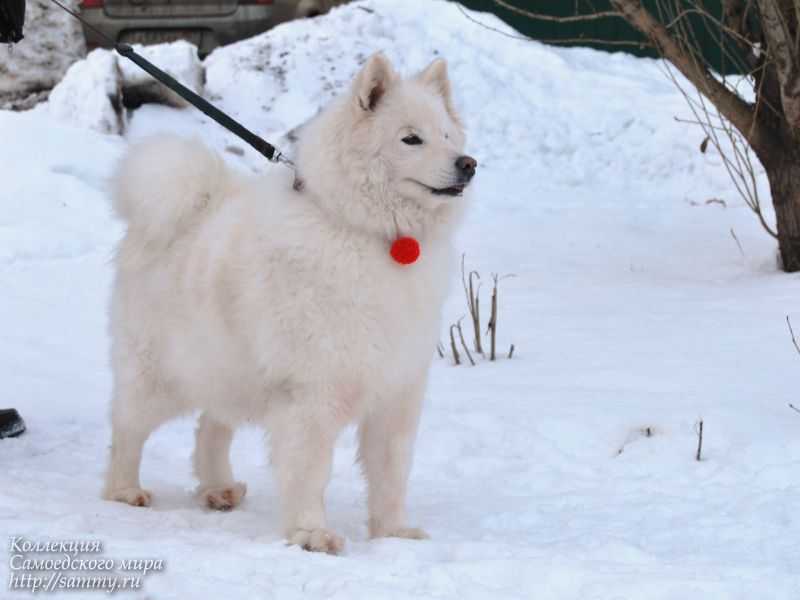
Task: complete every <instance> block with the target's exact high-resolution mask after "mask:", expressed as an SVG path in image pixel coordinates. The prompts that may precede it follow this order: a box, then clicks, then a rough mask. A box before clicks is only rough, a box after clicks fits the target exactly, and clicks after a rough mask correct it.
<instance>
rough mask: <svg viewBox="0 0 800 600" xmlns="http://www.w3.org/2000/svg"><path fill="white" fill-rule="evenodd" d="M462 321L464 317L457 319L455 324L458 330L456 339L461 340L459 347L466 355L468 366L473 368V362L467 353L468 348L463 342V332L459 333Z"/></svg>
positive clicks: (470, 355)
mask: <svg viewBox="0 0 800 600" xmlns="http://www.w3.org/2000/svg"><path fill="white" fill-rule="evenodd" d="M463 319H464V317H461V319H459V320H458V321H457V322H456V329H457V330H458V337H460V338H461V347H462V348H464V352H466V353H467V358H468V359H469V362H470V364H471V365H472V366H473V367H474V366H475V361H474V360H472V354H470V353H469V348H467V343H466V342H465V341H464V332H463V331H461V321H462V320H463Z"/></svg>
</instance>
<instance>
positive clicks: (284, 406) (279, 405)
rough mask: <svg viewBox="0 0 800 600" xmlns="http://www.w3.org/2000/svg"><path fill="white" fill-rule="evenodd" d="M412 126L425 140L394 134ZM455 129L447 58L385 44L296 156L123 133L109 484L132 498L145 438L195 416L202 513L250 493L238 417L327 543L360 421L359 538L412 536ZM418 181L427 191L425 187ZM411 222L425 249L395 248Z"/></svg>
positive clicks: (304, 537) (291, 534)
mask: <svg viewBox="0 0 800 600" xmlns="http://www.w3.org/2000/svg"><path fill="white" fill-rule="evenodd" d="M411 132H413V133H415V134H417V135H419V136H420V137H421V138H423V139H424V142H425V143H424V144H422V145H414V146H410V145H407V144H404V143H403V142H402V139H403V138H404V137H406V136H408V135H409V133H411ZM463 145H464V134H463V131H462V128H461V124H460V121H459V120H458V118H457V117H456V115H455V112H454V110H453V105H452V101H451V98H450V87H449V83H448V80H447V71H446V66H445V64H444V61H441V60H439V61H435V62H434V63H433V64H432V65H431V66H430V67H428V68H427V69H426V70H425V71H424V72H423V73H421V74H419V75H417V76H416V77H414V78H411V79H407V80H402V79H400V78H399V77H398V76H397V75H396V74H395V73H394V71H393V70H392V67H391V65H390V64H389V63H388V61H387V60H386V59H385V58H384V57H383V56H381V55H376V56H374V57H373V58H371V59H370V60H369V61H368V63H367V64H366V66H365V67H364V69H363V70H362V71H361V73H360V74H359V75H358V77H357V78H356V80H355V82H354V84H353V89H352V91H351V92H350V93H349V94H346V95H345V96H344V97H342V98H340V99H339V100H337V101H336V102H335V103H334V104H333V105H332V106H330V107H329V108H328V109H327V110H326V111H324V112H323V113H321V114H320V116H318V117H317V118H316V119H315V120H314V121H313V122H312V123H310V124H309V125H308V126H307V127H305V128H304V131H303V132H302V136H301V140H300V145H299V149H298V160H297V164H298V171H299V174H300V177H302V179H303V181H304V184H305V185H304V189H303V190H302V191H300V192H298V191H295V190H293V188H292V183H293V176H292V174H291V173H290V172H289V171H288V170H286V169H283V168H282V167H281V168H277V167H276V168H274V169H271V170H270V172H269V174H267V175H265V176H263V177H261V178H257V179H253V180H246V179H243V178H240V177H238V176H237V175H235V174H233V173H231V172H230V171H229V170H228V169H227V168H226V167H225V164H224V162H223V161H222V160H221V159H220V158H219V157H218V156H216V155H215V154H214V153H212V152H210V151H209V150H208V149H206V148H205V147H204V146H203V145H202V144H200V143H198V142H195V141H187V140H183V139H179V138H174V137H159V138H154V139H151V140H148V141H144V142H142V143H140V144H138V145H135V146H134V147H132V148H131V150H130V152H129V154H128V155H127V157H126V158H125V159H124V160H123V161H122V163H121V165H120V167H119V170H118V173H117V175H116V178H115V193H114V206H115V209H116V211H117V213H118V215H119V216H120V217H121V218H123V219H124V220H125V221H126V222H127V225H128V230H127V235H126V236H125V238H124V239H123V240H122V242H121V244H120V247H119V251H118V254H117V260H116V268H117V271H116V280H115V284H114V289H113V298H112V305H111V335H112V340H113V342H112V366H113V373H114V396H113V402H112V425H113V437H112V448H111V461H110V465H109V469H108V474H107V480H106V487H105V492H104V496H105V497H106V498H108V499H111V500H118V501H123V502H128V503H130V504H134V505H142V506H146V505H148V504H149V503H150V494H149V492H146V491H145V490H143V489H141V486H140V483H139V463H140V458H141V452H142V447H143V445H144V442H145V441H146V439H147V438H148V436H149V434H150V433H151V432H152V431H153V430H154V429H155V428H156V427H158V426H159V425H160V424H161V423H163V422H165V421H166V420H168V419H171V418H173V417H175V416H178V415H181V414H186V413H190V412H192V411H195V410H198V409H199V410H200V411H202V416H201V418H200V424H199V427H198V430H197V440H196V444H197V445H196V449H195V454H194V463H195V472H196V474H197V477H198V479H199V480H200V493H201V494H202V496H203V498H204V500H205V502H206V503H207V504H208V505H209V506H211V507H213V508H221V509H228V508H232V507H233V506H235V505H236V504H237V503H238V502H239V501H240V500H241V498H242V496H243V495H244V493H245V489H246V488H245V487H244V484H238V483H236V482H235V481H234V479H233V474H232V470H231V466H230V462H229V458H228V450H229V447H230V442H231V438H232V434H233V430H234V428H235V427H236V426H237V425H240V424H242V423H245V422H248V423H256V424H263V426H265V427H266V428H267V430H268V431H269V434H270V435H269V440H270V450H271V459H272V463H273V467H274V472H275V476H276V480H277V483H278V488H279V491H280V495H281V503H282V514H283V528H284V532H285V535H286V536H287V538H288V540H289V541H290V542H291V543H296V544H300V545H301V546H303V547H305V548H307V549H311V550H321V551H327V552H338V551H339V550H341V548H342V544H343V540H342V538H341V537H340V536H338V535H337V534H335V533H334V532H332V531H331V530H329V529H328V526H327V523H326V520H325V511H324V506H323V496H324V492H325V487H326V485H327V482H328V479H329V475H330V471H331V459H332V452H333V447H334V443H335V440H336V438H337V436H338V434H339V433H340V431H341V430H342V428H343V427H345V426H346V425H348V424H350V423H358V424H359V427H360V451H359V456H360V460H361V463H362V465H363V469H364V472H365V475H366V478H367V481H368V489H369V502H368V504H369V529H370V535H372V536H402V537H424V532H422V531H421V530H417V529H412V528H409V527H408V525H407V523H406V517H405V495H406V481H407V478H408V474H409V470H410V466H411V458H412V448H413V442H414V438H415V436H416V429H417V421H418V418H419V412H420V407H421V402H422V398H423V394H424V390H425V385H426V377H427V373H428V368H429V363H430V360H431V357H432V352H433V349H434V347H435V344H436V341H437V336H438V332H439V320H440V310H441V305H442V302H443V300H444V297H445V293H446V287H447V281H448V280H449V279H450V276H451V274H452V272H454V271H453V258H454V256H453V251H452V248H451V235H452V231H453V228H454V226H455V225H456V224H457V222H458V220H459V216H460V215H461V213H462V211H463V208H464V202H465V199H464V198H463V197H450V196H442V195H434V194H432V193H431V191H430V189H429V188H443V187H447V186H449V185H453V184H454V183H455V179H454V178H455V176H456V174H455V171H454V163H455V160H456V159H457V158H458V157H459V156H461V155H462V154H463ZM426 186H428V187H426ZM398 235H413V236H415V237H416V238H417V239H418V240H419V241H420V245H421V248H422V255H421V257H420V259H419V260H418V261H417V262H416V263H415V264H412V265H410V266H401V265H399V264H397V263H395V262H393V260H392V259H391V258H390V256H389V247H390V244H391V242H392V241H393V240H394V239H395V238H396V237H397V236H398Z"/></svg>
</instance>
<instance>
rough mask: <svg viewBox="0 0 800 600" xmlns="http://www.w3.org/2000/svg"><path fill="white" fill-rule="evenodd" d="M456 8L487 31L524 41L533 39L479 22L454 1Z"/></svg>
mask: <svg viewBox="0 0 800 600" xmlns="http://www.w3.org/2000/svg"><path fill="white" fill-rule="evenodd" d="M456 8H457V9H458V10H459V11H460V12H461V14H462V15H464V16H465V17H466V18H467V20H469V21H472V22H473V23H475V24H476V25H480V26H481V27H483V28H484V29H488V30H489V31H494V32H495V33H499V34H500V35H503V36H505V37H508V38H512V39H515V40H523V41H525V42H531V41H533V38H529V37H528V36H525V35H514V34H513V33H508V32H507V31H503V30H502V29H498V28H497V27H492V26H491V25H487V24H486V23H481V22H480V21H478V19H475V18H473V17H471V16H470V14H469V13H468V12H467V11H466V10H465V9H464V7H463V6H461V5H460V4H458V3H456Z"/></svg>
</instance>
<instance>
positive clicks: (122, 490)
mask: <svg viewBox="0 0 800 600" xmlns="http://www.w3.org/2000/svg"><path fill="white" fill-rule="evenodd" d="M139 391H141V390H139ZM163 404H164V403H160V402H153V401H152V399H150V398H143V397H141V395H137V393H136V392H135V391H133V390H131V391H126V392H117V393H115V397H114V399H113V405H112V414H111V427H112V432H111V460H110V462H109V465H108V471H107V472H106V483H105V489H104V491H103V497H104V498H105V499H106V500H114V501H117V502H125V503H127V504H130V505H131V506H150V502H151V500H152V496H151V494H150V492H148V491H147V490H144V489H142V486H141V484H140V483H139V466H140V464H141V461H142V449H143V447H144V443H145V442H146V441H147V438H148V437H150V434H151V433H152V432H153V430H155V429H156V427H158V426H159V425H161V424H162V423H163V422H164V421H166V420H167V418H168V416H167V415H164V414H163V412H161V411H154V410H152V407H153V406H160V405H163Z"/></svg>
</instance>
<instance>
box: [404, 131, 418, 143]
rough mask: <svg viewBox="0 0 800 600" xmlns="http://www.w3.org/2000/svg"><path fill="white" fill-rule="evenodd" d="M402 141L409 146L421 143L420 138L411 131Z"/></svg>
mask: <svg viewBox="0 0 800 600" xmlns="http://www.w3.org/2000/svg"><path fill="white" fill-rule="evenodd" d="M403 143H404V144H408V145H409V146H419V145H420V144H421V143H422V138H421V137H419V136H418V135H416V134H413V133H412V134H411V135H407V136H406V137H404V138H403Z"/></svg>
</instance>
